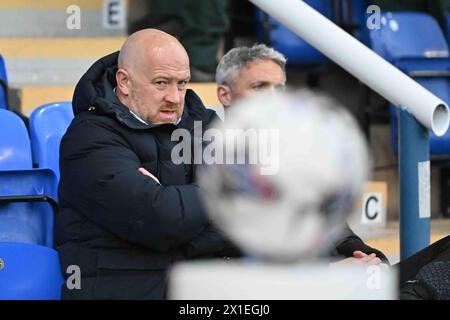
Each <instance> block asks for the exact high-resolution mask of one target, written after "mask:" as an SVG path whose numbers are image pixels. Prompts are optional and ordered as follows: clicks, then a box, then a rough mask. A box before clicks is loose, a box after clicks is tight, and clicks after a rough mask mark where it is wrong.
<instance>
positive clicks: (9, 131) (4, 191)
mask: <svg viewBox="0 0 450 320" xmlns="http://www.w3.org/2000/svg"><path fill="white" fill-rule="evenodd" d="M0 127H1V128H2V130H0V182H1V183H0V242H25V243H35V244H41V245H45V246H49V247H53V218H54V217H53V215H54V212H56V210H57V208H56V202H55V200H54V199H56V187H57V181H56V177H55V175H54V174H53V173H52V172H51V171H50V170H37V169H33V168H32V156H31V147H30V141H29V138H28V132H27V130H26V128H25V125H24V123H23V122H22V120H21V119H20V118H19V117H18V116H17V115H15V114H14V113H12V112H10V111H8V110H0Z"/></svg>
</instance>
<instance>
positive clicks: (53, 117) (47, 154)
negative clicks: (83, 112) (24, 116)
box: [30, 102, 73, 179]
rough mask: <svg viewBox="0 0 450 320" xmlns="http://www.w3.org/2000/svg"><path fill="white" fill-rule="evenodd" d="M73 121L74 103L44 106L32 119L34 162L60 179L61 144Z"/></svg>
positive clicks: (31, 131)
mask: <svg viewBox="0 0 450 320" xmlns="http://www.w3.org/2000/svg"><path fill="white" fill-rule="evenodd" d="M72 119H73V111H72V103H71V102H57V103H50V104H46V105H43V106H41V107H39V108H37V109H36V110H34V111H33V113H32V114H31V117H30V135H31V148H32V150H33V162H34V163H35V164H36V165H37V166H38V167H39V168H49V169H51V170H53V171H54V172H55V174H56V176H57V178H58V179H59V144H60V143H61V138H62V137H63V135H64V134H65V133H66V130H67V127H68V126H69V124H70V122H71V121H72Z"/></svg>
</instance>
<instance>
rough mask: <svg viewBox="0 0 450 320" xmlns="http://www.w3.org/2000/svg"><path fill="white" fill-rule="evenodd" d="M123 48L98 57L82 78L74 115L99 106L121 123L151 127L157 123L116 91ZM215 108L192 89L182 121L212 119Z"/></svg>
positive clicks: (74, 102) (97, 109)
mask: <svg viewBox="0 0 450 320" xmlns="http://www.w3.org/2000/svg"><path fill="white" fill-rule="evenodd" d="M118 57H119V51H117V52H114V53H111V54H109V55H107V56H105V57H103V58H101V59H99V60H97V61H96V62H95V63H94V64H93V65H92V66H91V67H90V68H89V69H88V71H86V73H85V74H84V75H83V76H82V77H81V79H80V80H79V81H78V83H77V85H76V87H75V91H74V94H73V99H72V107H73V113H74V115H75V116H76V115H78V114H79V113H81V112H84V111H87V110H92V109H95V111H96V112H97V113H100V114H105V115H110V116H115V117H116V118H117V119H118V120H119V121H120V122H121V123H123V124H125V125H127V126H128V127H131V128H134V129H148V128H149V127H154V126H155V125H151V124H150V125H146V124H144V123H142V122H140V121H139V120H137V119H136V118H135V117H134V116H133V115H132V114H131V113H130V112H129V109H128V108H127V107H126V106H125V105H123V104H122V103H121V102H120V100H119V99H118V98H117V96H116V95H115V93H114V91H113V90H114V88H115V87H116V85H117V83H116V76H115V75H116V71H117V59H118ZM214 115H215V111H213V110H210V109H206V108H205V106H204V105H203V103H202V101H201V100H200V98H199V97H198V96H197V95H196V94H195V92H194V91H192V90H191V89H188V90H187V92H186V97H185V104H184V111H183V115H182V122H183V123H184V122H186V118H188V117H189V118H193V119H195V120H210V119H212V117H214Z"/></svg>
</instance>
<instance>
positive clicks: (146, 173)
mask: <svg viewBox="0 0 450 320" xmlns="http://www.w3.org/2000/svg"><path fill="white" fill-rule="evenodd" d="M138 171H139V172H140V173H142V174H143V175H144V176H147V177H150V178H152V179H153V180H155V181H156V182H157V183H158V184H161V182H159V180H158V178H156V177H155V176H154V175H152V174H151V173H150V172H148V171H147V170H145V169H144V168H142V167H141V168H139V169H138Z"/></svg>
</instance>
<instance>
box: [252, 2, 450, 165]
mask: <svg viewBox="0 0 450 320" xmlns="http://www.w3.org/2000/svg"><path fill="white" fill-rule="evenodd" d="M306 2H307V3H309V4H310V5H311V6H312V7H314V8H315V9H316V10H318V11H319V12H321V13H322V14H323V15H324V16H326V17H327V18H329V19H331V20H335V18H336V17H335V10H334V11H333V8H332V4H331V2H330V1H317V0H309V1H306ZM367 4H368V1H363V0H361V1H353V2H352V10H350V12H352V14H351V13H350V14H347V15H346V14H345V12H346V11H348V10H343V14H342V16H343V17H344V19H343V20H344V21H343V23H347V24H350V25H351V26H352V28H351V30H350V31H352V32H353V34H354V35H355V36H356V37H357V38H359V40H361V41H362V42H363V43H365V44H366V45H367V46H369V47H371V48H372V50H374V51H375V52H376V53H378V54H379V55H380V56H381V57H383V58H384V59H386V60H387V61H389V62H390V63H392V64H393V65H394V66H396V67H397V68H399V69H400V70H401V71H403V72H404V73H406V74H408V75H409V76H410V77H411V78H413V79H414V80H416V81H417V82H418V83H420V84H421V85H422V86H424V87H425V88H427V89H428V90H430V91H431V92H433V93H434V94H435V95H436V96H438V97H439V98H441V99H442V100H443V101H445V102H446V103H447V104H450V81H449V80H450V54H449V48H448V41H447V39H446V37H445V35H444V32H443V31H442V29H441V28H440V26H439V24H438V23H437V21H436V20H435V19H434V18H433V17H432V16H431V15H429V14H426V13H422V12H387V13H383V14H382V15H381V19H380V22H381V25H380V27H381V28H379V29H372V30H369V29H368V28H367V27H366V26H365V21H366V17H367V14H366V8H367ZM341 10H342V9H341ZM257 17H258V18H257V21H258V24H259V27H258V30H259V32H258V36H259V39H260V40H263V41H265V42H266V43H270V44H271V45H273V46H274V47H275V48H276V49H277V50H278V51H280V52H282V53H283V54H285V55H286V57H287V58H288V67H306V68H319V69H320V68H321V67H323V66H324V65H327V64H328V63H329V60H328V59H327V58H326V57H325V56H324V55H323V54H321V53H320V52H318V51H317V50H316V49H314V48H313V47H311V46H310V45H309V44H308V43H306V42H305V41H304V40H303V39H301V38H300V37H298V36H297V35H296V34H294V33H293V32H291V31H290V30H289V29H287V28H286V27H284V26H283V25H282V24H281V23H280V22H278V21H276V20H275V19H273V18H271V17H269V16H267V14H265V13H263V12H262V11H258V14H257ZM446 22H447V27H449V26H450V16H448V17H447V20H446ZM445 31H447V30H445ZM386 81H389V79H386ZM367 107H368V106H361V108H367ZM368 109H369V110H367V112H369V113H370V107H369V108H368ZM389 113H390V123H391V139H392V140H391V145H392V151H393V153H394V154H397V150H398V128H397V127H398V125H397V123H398V120H397V119H398V117H397V108H395V106H393V105H392V104H391V105H389ZM367 125H368V124H367ZM430 153H431V155H435V156H437V157H439V156H448V155H450V131H449V132H447V134H446V135H445V136H443V137H439V138H438V137H437V136H436V135H434V133H430Z"/></svg>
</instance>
